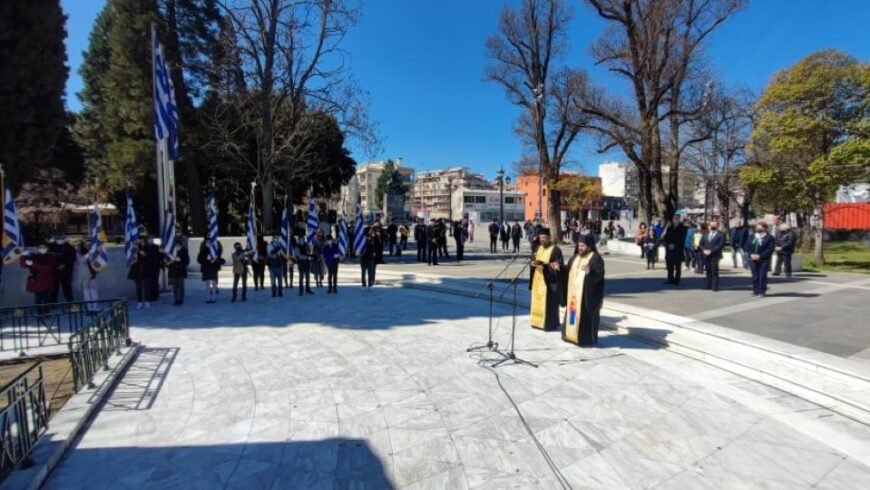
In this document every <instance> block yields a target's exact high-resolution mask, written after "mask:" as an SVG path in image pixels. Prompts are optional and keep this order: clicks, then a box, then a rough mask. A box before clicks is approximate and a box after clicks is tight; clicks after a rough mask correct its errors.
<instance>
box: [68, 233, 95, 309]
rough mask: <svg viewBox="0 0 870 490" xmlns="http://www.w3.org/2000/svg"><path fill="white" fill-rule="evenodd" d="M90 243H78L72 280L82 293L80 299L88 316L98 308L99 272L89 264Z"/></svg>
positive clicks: (88, 241) (86, 241)
mask: <svg viewBox="0 0 870 490" xmlns="http://www.w3.org/2000/svg"><path fill="white" fill-rule="evenodd" d="M90 251H91V242H90V240H83V241H82V242H81V243H79V248H78V250H77V253H76V261H75V266H74V270H73V280H74V281H75V285H76V287H77V288H78V289H80V290H81V292H82V298H83V299H84V301H85V309H86V310H87V311H88V313H89V314H94V313H96V312H97V311H99V309H100V307H99V305H98V304H97V303H96V302H97V301H99V300H100V295H99V291H98V289H97V274H98V273H99V271H98V270H97V269H96V267H94V265H93V263H91V254H90Z"/></svg>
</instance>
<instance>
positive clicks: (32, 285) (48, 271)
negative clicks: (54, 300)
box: [19, 254, 57, 293]
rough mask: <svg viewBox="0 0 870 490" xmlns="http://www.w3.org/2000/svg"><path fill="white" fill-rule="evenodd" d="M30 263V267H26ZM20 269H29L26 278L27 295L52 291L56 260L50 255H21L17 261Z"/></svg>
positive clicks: (55, 278)
mask: <svg viewBox="0 0 870 490" xmlns="http://www.w3.org/2000/svg"><path fill="white" fill-rule="evenodd" d="M27 261H31V262H32V264H31V265H27ZM19 263H20V264H21V267H23V268H25V269H30V276H28V277H27V292H28V293H49V292H52V291H54V285H55V281H56V280H57V277H56V273H57V260H56V259H55V257H54V255H51V254H36V255H22V256H21V258H20V259H19Z"/></svg>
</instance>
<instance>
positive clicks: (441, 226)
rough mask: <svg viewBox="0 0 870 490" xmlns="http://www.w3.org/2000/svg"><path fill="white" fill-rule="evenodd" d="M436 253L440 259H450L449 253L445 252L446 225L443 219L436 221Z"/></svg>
mask: <svg viewBox="0 0 870 490" xmlns="http://www.w3.org/2000/svg"><path fill="white" fill-rule="evenodd" d="M438 251H439V253H440V254H441V256H442V257H447V258H448V259H449V258H450V253H448V252H447V224H446V223H445V222H444V218H441V219H439V220H438Z"/></svg>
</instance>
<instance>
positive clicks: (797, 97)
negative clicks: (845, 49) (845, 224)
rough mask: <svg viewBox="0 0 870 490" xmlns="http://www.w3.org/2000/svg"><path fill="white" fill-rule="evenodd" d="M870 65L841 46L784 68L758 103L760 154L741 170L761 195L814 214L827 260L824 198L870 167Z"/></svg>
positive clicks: (781, 207)
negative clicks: (754, 160) (749, 165)
mask: <svg viewBox="0 0 870 490" xmlns="http://www.w3.org/2000/svg"><path fill="white" fill-rule="evenodd" d="M868 94H870V65H868V64H866V63H861V62H859V61H858V60H856V59H855V58H853V57H851V56H849V55H847V54H845V53H842V52H839V51H836V50H824V51H819V52H817V53H813V54H811V55H809V56H807V57H806V58H804V59H803V60H801V61H799V62H798V63H796V64H795V65H794V66H793V67H791V68H789V69H787V70H783V71H781V72H779V73H777V75H776V76H775V77H774V79H773V81H772V82H771V83H770V85H768V87H767V88H766V89H765V91H764V94H763V95H762V97H761V99H760V100H759V102H758V105H757V111H758V118H757V120H756V123H755V131H754V132H753V146H754V148H755V150H756V151H757V153H758V155H759V156H760V159H759V161H758V163H757V164H756V165H754V166H752V167H749V168H747V169H746V170H744V171H743V172H742V174H741V179H742V180H743V182H744V184H746V185H748V186H751V187H752V188H754V189H755V190H756V191H757V192H756V199H761V200H762V202H767V203H768V204H769V205H772V206H774V208H775V209H776V210H778V211H794V212H796V213H798V214H799V215H800V216H801V217H802V224H803V225H804V227H805V228H806V227H807V226H808V223H809V220H808V219H807V218H808V217H809V216H811V215H812V214H814V213H815V214H816V215H817V216H818V219H819V226H817V227H816V229H815V230H814V236H815V261H816V263H818V264H822V263H824V253H823V243H822V236H823V235H822V230H823V228H824V204H825V203H826V202H828V201H830V200H831V199H832V198H833V195H834V193H835V191H836V189H837V187H838V186H839V185H841V184H845V183H848V182H850V181H851V180H852V179H855V178H859V177H862V176H863V177H866V176H867V175H868V168H870V163H868V162H870V96H868Z"/></svg>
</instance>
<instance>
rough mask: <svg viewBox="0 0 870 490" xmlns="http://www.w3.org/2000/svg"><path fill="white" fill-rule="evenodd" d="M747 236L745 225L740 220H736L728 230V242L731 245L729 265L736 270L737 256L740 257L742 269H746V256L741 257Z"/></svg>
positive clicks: (747, 265)
mask: <svg viewBox="0 0 870 490" xmlns="http://www.w3.org/2000/svg"><path fill="white" fill-rule="evenodd" d="M748 238H749V234H748V233H747V230H746V225H744V224H743V222H742V221H741V220H739V219H738V220H736V221H735V223H734V226H732V227H731V229H730V230H728V242H729V243H730V244H731V264H732V265H733V266H734V268H735V269H736V268H737V256H740V264H741V265H742V266H743V267H744V268H748V267H749V264H748V263H747V260H746V256H745V255H743V249H744V248H746V240H747V239H748Z"/></svg>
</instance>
